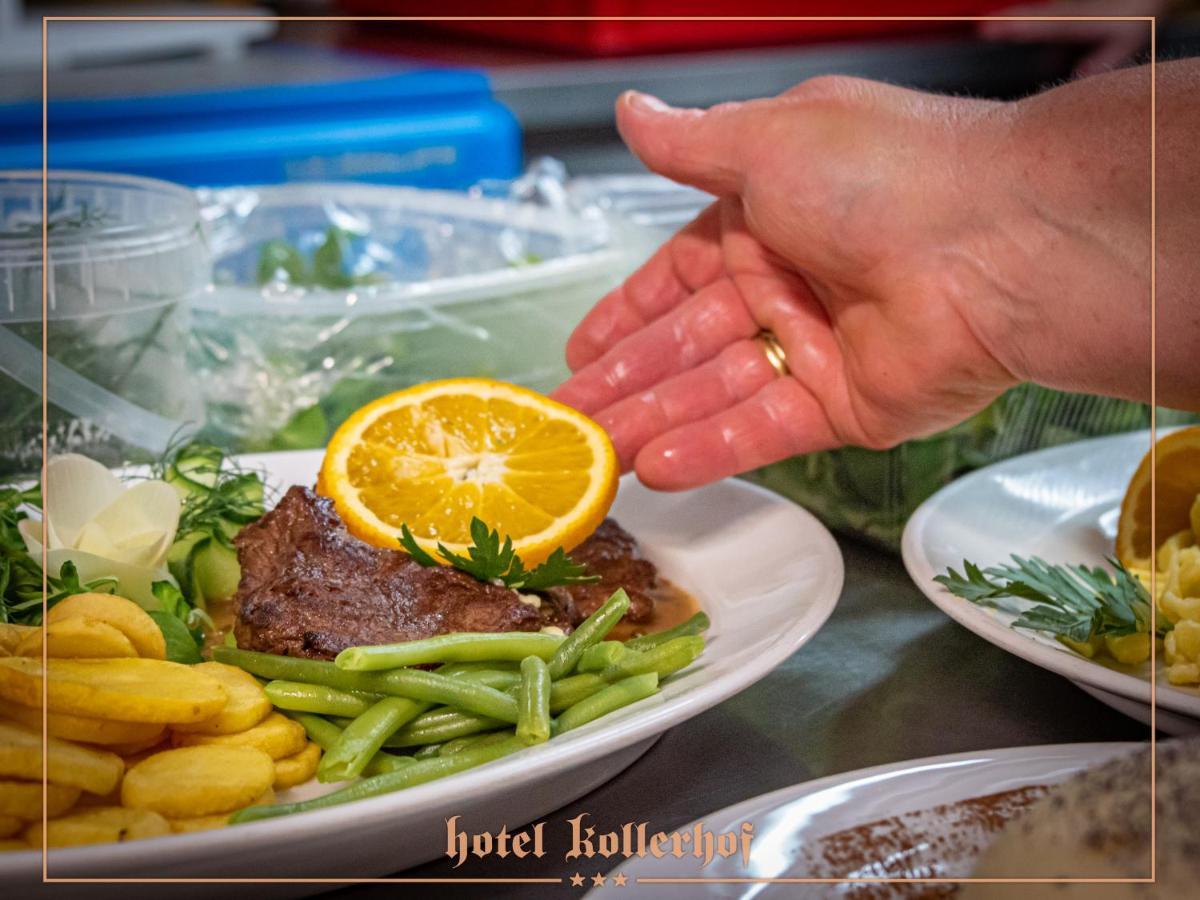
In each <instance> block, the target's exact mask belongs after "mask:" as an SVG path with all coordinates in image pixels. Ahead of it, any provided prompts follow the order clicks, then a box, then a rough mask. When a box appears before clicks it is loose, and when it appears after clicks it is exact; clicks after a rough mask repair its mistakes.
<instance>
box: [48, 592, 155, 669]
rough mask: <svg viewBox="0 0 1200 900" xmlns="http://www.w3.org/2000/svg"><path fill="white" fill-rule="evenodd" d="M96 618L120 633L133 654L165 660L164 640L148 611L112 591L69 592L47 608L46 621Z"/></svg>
mask: <svg viewBox="0 0 1200 900" xmlns="http://www.w3.org/2000/svg"><path fill="white" fill-rule="evenodd" d="M80 616H82V617H84V618H88V619H98V620H99V621H101V622H103V623H105V624H106V625H111V626H112V627H113V628H115V629H117V630H118V631H120V632H123V633H124V635H125V637H127V638H129V641H130V643H132V644H133V646H134V649H136V650H137V655H138V656H140V657H142V658H144V659H166V658H167V641H166V638H164V637H163V633H162V630H161V629H160V628H159V627H158V625H157V624H155V622H154V620H153V619H152V618H150V614H149V613H147V612H146V611H145V610H144V609H142V608H141V607H140V606H138V605H137V604H136V603H134V602H133V601H132V600H127V599H126V598H124V597H118V596H116V595H115V594H73V595H72V596H70V597H67V598H66V599H64V600H60V601H59V602H58V603H55V604H54V605H53V606H52V607H50V611H49V612H48V613H46V624H47V625H53V624H54V623H55V622H62V621H65V620H67V619H73V618H76V617H80Z"/></svg>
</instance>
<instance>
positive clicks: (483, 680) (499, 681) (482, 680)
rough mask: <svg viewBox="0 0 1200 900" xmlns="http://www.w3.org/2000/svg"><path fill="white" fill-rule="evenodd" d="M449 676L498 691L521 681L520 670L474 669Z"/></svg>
mask: <svg viewBox="0 0 1200 900" xmlns="http://www.w3.org/2000/svg"><path fill="white" fill-rule="evenodd" d="M437 674H439V675H441V674H442V673H441V672H438V673H437ZM449 677H450V678H457V679H458V680H459V681H469V682H471V683H472V684H482V685H484V686H485V687H490V688H495V689H496V690H498V691H507V690H508V689H509V688H512V687H516V686H517V685H519V684H520V683H521V673H520V672H517V671H512V672H506V671H504V670H503V669H472V670H471V671H468V672H454V673H451V674H450V676H449Z"/></svg>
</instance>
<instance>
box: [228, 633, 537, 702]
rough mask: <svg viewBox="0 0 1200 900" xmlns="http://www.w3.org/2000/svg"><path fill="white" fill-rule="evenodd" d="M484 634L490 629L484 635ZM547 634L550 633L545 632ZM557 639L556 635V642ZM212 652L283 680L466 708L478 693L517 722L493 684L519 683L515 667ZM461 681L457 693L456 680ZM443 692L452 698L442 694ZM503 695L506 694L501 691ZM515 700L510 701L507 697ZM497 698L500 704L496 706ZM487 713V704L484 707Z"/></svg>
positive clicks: (247, 668)
mask: <svg viewBox="0 0 1200 900" xmlns="http://www.w3.org/2000/svg"><path fill="white" fill-rule="evenodd" d="M485 636H486V635H485ZM544 636H545V637H549V635H544ZM557 641H558V639H555V644H556V646H557ZM213 658H214V659H217V660H218V662H224V663H228V664H229V665H233V666H237V667H238V668H240V669H244V670H245V671H247V672H249V673H251V674H252V675H261V676H263V677H266V678H274V679H279V680H283V681H299V682H304V683H306V684H323V685H327V686H329V687H334V688H338V689H339V690H343V691H361V692H363V693H372V694H390V695H393V696H400V697H409V698H410V699H414V700H423V699H428V700H431V701H433V702H438V703H448V704H453V705H456V706H462V707H464V708H471V707H469V706H468V702H469V701H467V702H464V701H463V700H462V698H463V697H474V698H475V699H476V700H481V701H482V702H485V703H487V702H489V701H490V702H491V703H492V705H493V711H494V710H495V709H500V708H504V709H506V710H508V712H507V713H506V715H510V716H511V717H512V719H511V720H512V721H513V722H514V723H515V722H516V720H517V719H516V715H517V706H516V701H511V698H507V699H502V700H497V699H496V697H495V696H494V695H496V694H499V692H498V691H496V690H495V689H494V688H492V687H490V685H492V684H496V685H500V686H503V687H505V688H507V687H510V686H511V685H513V684H516V683H517V682H518V681H519V679H520V676H519V675H518V674H517V673H515V672H504V671H502V670H496V669H485V670H471V671H462V672H455V673H453V674H452V675H449V676H447V675H442V674H441V673H440V672H424V671H421V670H419V669H397V670H395V671H392V672H348V671H345V670H343V669H339V668H338V667H337V666H335V665H334V664H333V663H330V662H323V661H321V660H316V659H303V658H301V657H295V656H277V655H276V654H273V653H258V652H256V651H253V650H235V649H233V648H231V647H217V648H215V649H214V650H213ZM456 684H460V685H461V688H459V689H458V690H459V693H456V692H455V688H454V686H455V685H456ZM422 688H423V689H424V690H425V691H426V692H428V691H430V690H434V689H440V690H435V693H436V694H437V695H436V696H432V697H426V696H422V695H419V694H416V693H414V691H416V690H420V689H422ZM443 695H445V696H447V697H450V699H443ZM500 696H501V697H504V695H502V694H501V695H500ZM508 701H511V702H508ZM496 704H500V705H499V706H496ZM480 712H483V713H485V714H487V712H488V711H487V710H486V709H483V710H480Z"/></svg>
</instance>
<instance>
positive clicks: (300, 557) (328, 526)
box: [234, 487, 657, 659]
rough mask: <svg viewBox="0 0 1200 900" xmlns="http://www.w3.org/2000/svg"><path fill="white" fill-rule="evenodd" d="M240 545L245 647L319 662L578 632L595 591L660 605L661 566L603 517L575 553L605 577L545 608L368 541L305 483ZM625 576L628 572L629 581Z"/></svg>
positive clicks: (643, 608) (638, 606) (238, 618)
mask: <svg viewBox="0 0 1200 900" xmlns="http://www.w3.org/2000/svg"><path fill="white" fill-rule="evenodd" d="M594 541H595V542H596V545H595V548H594V549H593V550H592V551H589V550H588V545H589V544H592V543H593V542H594ZM614 542H615V543H614ZM234 543H235V545H236V547H237V552H238V562H239V563H240V564H241V569H242V576H241V582H240V584H239V585H238V591H237V594H236V596H235V597H234V616H235V618H234V635H235V637H236V638H237V643H238V646H239V647H242V648H244V649H248V650H260V651H263V652H267V653H277V654H283V655H287V656H305V657H311V658H314V659H330V658H332V657H334V656H336V655H337V654H338V652H340V651H341V650H344V649H345V648H346V647H352V646H358V645H364V644H389V643H394V642H399V641H411V640H418V639H420V638H427V637H433V636H434V635H438V634H446V633H449V632H455V631H486V632H502V631H538V630H540V629H541V628H543V627H545V626H547V625H553V626H557V627H559V628H562V629H564V630H569V629H570V628H571V627H573V626H574V625H576V624H578V622H580V621H582V619H583V618H584V617H585V616H586V615H587V614H588V613H589V612H591V611H592V610H593V609H594V608H595V606H597V605H599V603H598V602H597V601H596V598H597V597H599V602H603V600H604V598H605V597H607V596H608V594H610V593H612V591H613V590H615V589H616V588H617V587H625V588H626V590H628V591H629V592H630V597H631V598H634V597H635V595H636V597H637V599H635V602H634V605H633V606H631V608H630V611H629V616H628V618H629V619H630V620H631V621H641V620H642V619H644V618H645V617H646V616H648V615H649V611H650V608H651V607H650V604H651V602H652V601H650V599H649V597H648V596H646V595H645V593H644V591H645V590H647V589H648V588H649V587H651V586H652V585H653V583H654V581H655V579H656V578H657V573H656V572H655V571H654V567H653V565H651V564H650V563H648V562H646V561H645V560H640V559H636V558H635V556H636V553H637V545H636V543H635V542H634V541H633V538H632V537H630V536H629V535H628V534H627V533H626V532H624V531H623V530H622V529H621V528H620V526H618V525H617V524H616V523H615V522H611V521H609V522H605V523H604V525H602V526H601V528H600V529H599V530H598V531H597V533H596V536H595V537H594V538H590V539H589V540H588V541H586V542H584V544H582V545H580V547H578V548H576V550H575V551H574V553H573V554H572V556H573V557H574V558H575V559H576V560H578V561H580V562H586V563H588V565H589V568H590V569H591V570H592V571H593V572H594V573H595V574H597V575H600V576H601V579H602V580H601V581H600V582H599V583H597V584H591V585H577V586H573V587H571V588H555V589H552V590H551V591H549V592H547V593H546V594H543V595H542V597H541V605H540V608H539V607H538V606H536V605H534V604H532V603H530V602H528V598H522V596H521V595H520V594H518V593H517V592H516V591H513V590H509V589H508V588H504V587H499V586H497V585H493V584H486V583H483V582H480V581H477V580H476V579H474V578H472V577H471V576H470V575H467V574H465V573H463V572H459V571H457V570H456V569H452V568H449V567H448V566H436V567H429V568H426V567H424V566H421V565H420V564H418V563H417V562H415V561H414V560H413V559H412V557H410V556H409V555H408V554H407V553H403V552H401V551H399V550H386V549H381V548H379V547H374V546H372V545H370V544H367V543H365V542H363V541H360V540H359V539H358V538H356V537H354V536H353V535H351V534H350V533H349V532H347V531H346V529H345V526H344V525H343V524H342V521H341V519H340V518H339V517H338V515H337V513H336V512H335V511H334V508H333V503H332V502H331V501H330V500H328V499H326V498H324V497H319V496H317V495H316V494H315V493H313V492H312V491H311V490H309V489H307V488H303V487H293V488H291V489H290V490H288V492H287V493H286V494H285V495H284V497H283V499H282V500H280V502H279V504H278V505H277V506H276V507H275V508H274V509H273V510H271V511H270V512H269V513H267V514H266V515H264V516H263V517H262V518H261V519H259V521H258V522H256V523H254V524H252V525H248V526H247V527H246V528H244V529H243V530H242V531H241V533H240V534H239V535H238V536H237V538H235V540H234ZM618 547H624V548H626V555H624V556H623V555H622V552H621V551H620V550H619V549H618ZM592 557H594V560H593V559H592ZM626 575H628V576H630V579H631V580H630V581H628V582H625V581H620V579H621V578H623V577H624V576H626ZM609 585H611V587H610V586H609ZM601 594H603V596H601Z"/></svg>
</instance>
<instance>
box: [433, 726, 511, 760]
mask: <svg viewBox="0 0 1200 900" xmlns="http://www.w3.org/2000/svg"><path fill="white" fill-rule="evenodd" d="M513 734H515V732H514V731H513V729H511V728H505V729H504V730H503V731H489V732H487V733H486V734H472V735H469V736H468V737H460V738H455V739H454V740H452V741H446V743H444V744H442V745H440V746H439V748H438V753H437V755H438V756H453V755H454V754H455V753H461V752H462V751H464V750H466V749H468V748H470V747H476V746H486V745H487V744H496V743H499V742H500V741H504V740H508V738H510V737H512V736H513Z"/></svg>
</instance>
